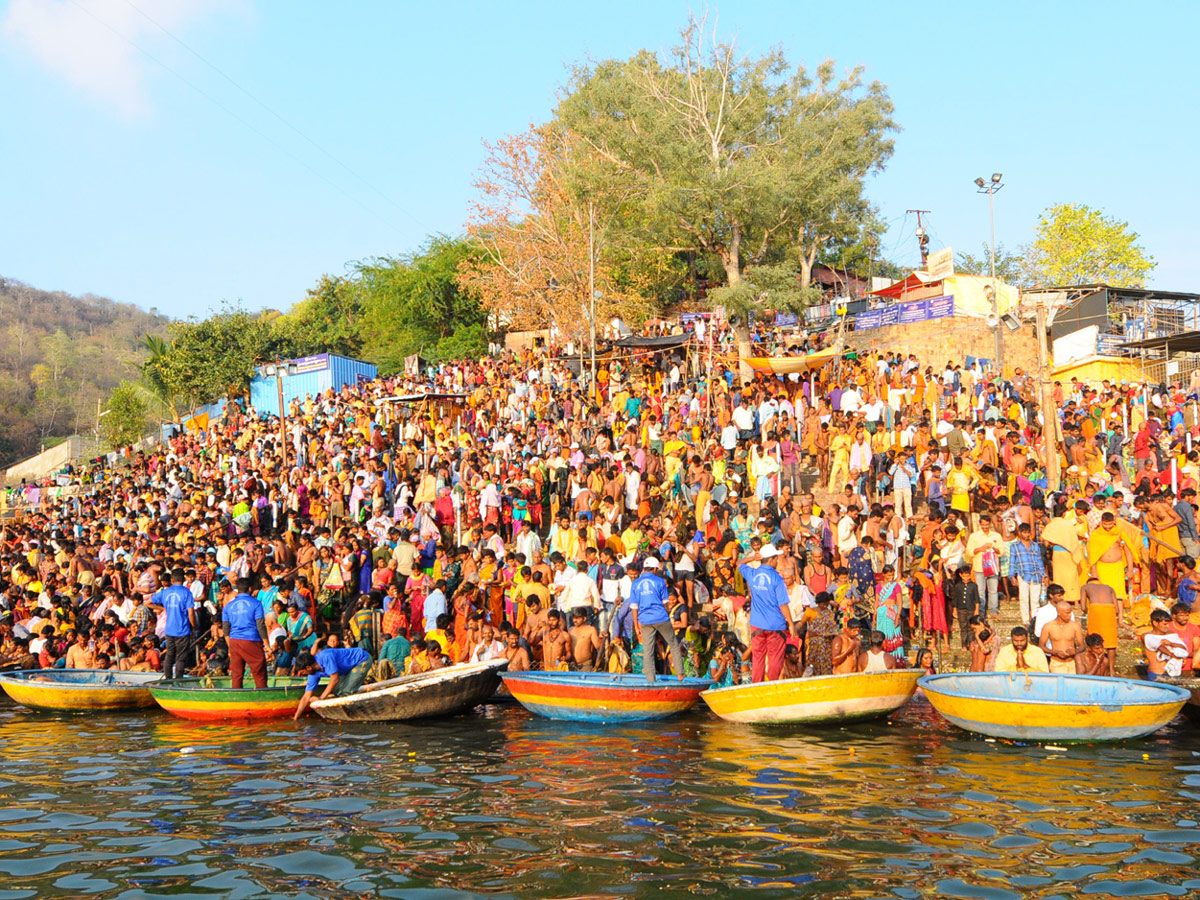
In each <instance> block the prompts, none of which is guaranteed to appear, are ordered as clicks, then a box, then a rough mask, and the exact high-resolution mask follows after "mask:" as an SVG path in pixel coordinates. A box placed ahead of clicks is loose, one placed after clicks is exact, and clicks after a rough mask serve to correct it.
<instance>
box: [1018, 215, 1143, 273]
mask: <svg viewBox="0 0 1200 900" xmlns="http://www.w3.org/2000/svg"><path fill="white" fill-rule="evenodd" d="M1138 237H1139V236H1138V234H1137V232H1136V231H1132V230H1130V228H1129V223H1127V222H1122V221H1120V220H1118V219H1116V218H1115V217H1112V216H1106V215H1105V214H1104V213H1103V212H1102V211H1101V210H1098V209H1092V208H1091V207H1090V206H1085V205H1083V204H1081V203H1060V204H1058V205H1057V206H1051V207H1050V208H1048V209H1046V210H1044V211H1043V212H1042V215H1041V217H1040V218H1039V219H1038V224H1037V229H1036V234H1035V237H1034V240H1033V243H1032V244H1031V245H1030V246H1029V248H1028V251H1027V254H1026V267H1027V269H1026V281H1027V282H1028V283H1029V284H1038V285H1041V286H1043V287H1053V286H1057V285H1067V284H1107V285H1110V286H1111V287H1133V288H1140V287H1145V284H1146V277H1147V276H1148V275H1149V274H1150V273H1151V272H1153V271H1154V267H1155V265H1157V264H1156V263H1155V261H1154V257H1153V256H1151V255H1150V254H1148V253H1147V252H1146V250H1145V248H1144V247H1142V245H1141V244H1140V243H1138Z"/></svg>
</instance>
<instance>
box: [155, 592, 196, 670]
mask: <svg viewBox="0 0 1200 900" xmlns="http://www.w3.org/2000/svg"><path fill="white" fill-rule="evenodd" d="M150 609H152V610H153V611H154V614H155V615H156V616H161V615H163V614H166V617H167V627H166V631H165V636H166V646H165V647H164V648H163V655H162V670H163V676H164V677H166V678H182V677H183V676H184V675H185V674H187V669H188V655H189V653H190V651H191V649H192V644H193V641H192V631H193V630H194V629H195V627H196V601H195V598H193V597H192V592H191V590H190V589H189V588H187V587H185V586H184V583H183V569H175V570H174V571H172V572H171V586H170V587H167V588H163V589H162V590H161V591H159V592H158V593H157V594H155V595H154V596H152V597H151V598H150Z"/></svg>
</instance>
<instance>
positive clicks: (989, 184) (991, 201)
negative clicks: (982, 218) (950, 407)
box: [975, 172, 1004, 373]
mask: <svg viewBox="0 0 1200 900" xmlns="http://www.w3.org/2000/svg"><path fill="white" fill-rule="evenodd" d="M1002 177H1003V176H1002V175H1001V174H1000V173H999V172H993V173H992V180H991V181H984V180H983V179H982V178H976V179H975V187H976V188H977V190H976V193H978V194H987V195H988V217H989V218H990V220H991V224H992V243H991V247H990V248H989V250H988V257H989V259H990V264H991V270H992V314H993V315H995V317H996V324H995V325H993V326H992V327H993V329H994V330H995V333H996V370H997V371H998V372H1001V373H1003V372H1004V329H1003V328H1001V327H1000V326H1001V322H1000V292H999V291H998V290H997V288H996V199H995V198H996V191H998V190H1000V188H1002V187H1004V183H1003V182H1002V181H1001V180H1000V179H1001V178H1002Z"/></svg>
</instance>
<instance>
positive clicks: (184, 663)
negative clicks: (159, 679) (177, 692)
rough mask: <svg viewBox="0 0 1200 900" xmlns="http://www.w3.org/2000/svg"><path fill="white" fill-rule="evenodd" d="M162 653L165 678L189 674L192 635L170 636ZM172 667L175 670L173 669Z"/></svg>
mask: <svg viewBox="0 0 1200 900" xmlns="http://www.w3.org/2000/svg"><path fill="white" fill-rule="evenodd" d="M165 640H166V645H165V648H164V650H163V655H162V670H163V677H164V678H182V677H183V676H184V675H185V674H187V667H188V653H189V651H190V650H191V649H192V636H191V635H190V634H185V635H184V636H183V637H168V638H166V639H165ZM172 669H173V670H174V671H172Z"/></svg>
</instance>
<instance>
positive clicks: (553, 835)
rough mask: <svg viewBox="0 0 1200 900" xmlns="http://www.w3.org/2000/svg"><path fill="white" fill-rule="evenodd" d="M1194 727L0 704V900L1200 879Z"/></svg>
mask: <svg viewBox="0 0 1200 900" xmlns="http://www.w3.org/2000/svg"><path fill="white" fill-rule="evenodd" d="M1197 819H1200V727H1198V726H1196V725H1193V724H1191V723H1189V722H1187V721H1185V720H1182V719H1180V720H1177V721H1176V722H1175V723H1173V724H1172V725H1171V726H1168V728H1166V729H1165V730H1163V731H1162V732H1160V733H1159V734H1158V735H1156V736H1155V737H1153V738H1151V739H1149V740H1146V741H1140V742H1135V743H1127V744H1121V745H1115V746H1083V747H1079V746H1071V747H1069V748H1067V749H1066V752H1060V751H1056V750H1051V749H1048V748H1045V747H1041V746H1036V745H1030V746H1020V745H1014V744H1008V743H1004V742H997V743H992V742H988V741H985V740H983V739H981V738H977V737H971V736H968V735H965V734H963V733H962V732H958V731H956V730H955V729H953V728H952V727H951V726H949V725H947V724H946V723H944V722H943V721H941V720H940V719H939V717H938V715H937V713H935V712H934V711H933V710H932V709H931V708H930V707H929V706H928V705H927V704H926V703H924V702H923V701H920V700H918V701H916V702H914V703H912V704H909V706H907V707H905V708H904V709H903V710H901V711H900V712H899V713H897V714H896V715H895V716H894V717H893V718H892V719H891V720H890V721H887V722H881V723H877V724H873V725H864V726H856V727H853V728H846V729H839V730H827V731H822V732H817V733H803V732H797V731H791V732H772V731H758V730H753V729H748V728H745V727H739V726H734V725H731V724H728V723H724V722H721V721H720V720H718V719H715V718H714V717H712V716H711V715H710V714H709V713H708V712H707V711H703V710H696V711H693V712H692V713H690V714H688V715H686V716H684V717H681V718H677V719H673V720H667V721H665V722H660V723H646V724H640V725H633V726H624V727H619V728H599V727H590V726H580V725H572V724H567V723H558V722H549V721H546V720H543V719H537V718H534V717H532V716H530V715H529V714H528V713H526V712H525V711H524V710H522V709H521V708H520V707H516V706H487V707H481V708H480V709H478V710H476V711H474V712H472V713H468V714H465V715H462V716H458V717H456V718H452V719H446V720H442V721H436V722H429V723H425V724H421V725H407V726H406V725H399V724H397V725H374V726H366V725H358V726H339V725H336V724H327V723H323V722H321V721H319V720H312V719H310V720H306V721H305V722H303V723H301V724H298V725H293V723H292V722H291V721H290V720H289V721H287V722H271V723H265V724H258V725H220V726H212V725H194V724H191V723H187V722H184V721H183V720H180V719H173V718H171V717H170V716H168V715H166V714H165V713H159V712H157V711H152V712H146V713H138V714H133V715H111V716H92V717H79V716H56V715H46V714H34V713H31V712H27V711H25V710H23V709H21V708H19V707H15V706H13V705H11V704H10V703H8V702H7V701H2V702H0V900H6V898H18V897H83V896H98V897H120V898H139V897H166V896H170V897H175V898H180V897H197V898H201V897H202V898H213V897H229V898H249V897H273V896H283V897H296V898H301V897H304V898H308V897H313V898H317V897H403V898H422V900H444V898H452V897H518V898H541V897H545V898H550V897H555V898H561V897H613V896H621V897H651V896H653V897H675V896H678V897H684V896H689V895H702V896H711V897H733V896H738V897H742V896H746V897H764V898H771V897H806V896H812V897H818V896H819V897H838V898H841V897H898V898H916V897H962V898H984V900H1006V898H1017V897H1063V898H1066V897H1078V896H1096V897H1163V896H1185V895H1190V896H1197V895H1198V894H1200V864H1198V858H1200V825H1198V824H1197Z"/></svg>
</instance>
